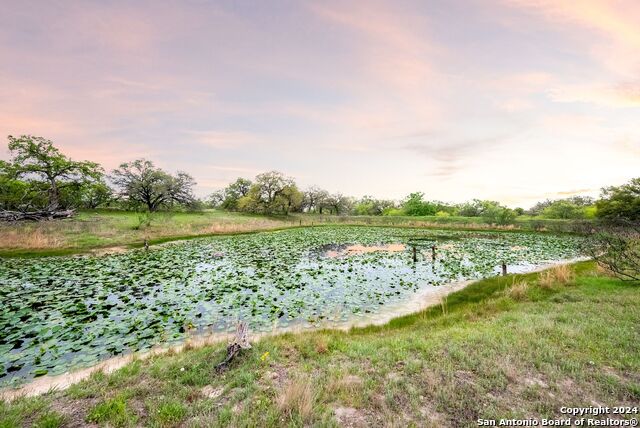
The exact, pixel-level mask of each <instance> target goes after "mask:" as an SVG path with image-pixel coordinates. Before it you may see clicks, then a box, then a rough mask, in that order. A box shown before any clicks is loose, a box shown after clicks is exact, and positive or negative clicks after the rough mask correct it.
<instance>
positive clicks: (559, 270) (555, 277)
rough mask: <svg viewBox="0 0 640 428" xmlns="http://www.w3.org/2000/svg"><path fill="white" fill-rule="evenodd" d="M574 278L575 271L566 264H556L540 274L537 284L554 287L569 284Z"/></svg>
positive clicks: (543, 286)
mask: <svg viewBox="0 0 640 428" xmlns="http://www.w3.org/2000/svg"><path fill="white" fill-rule="evenodd" d="M574 280H575V273H574V272H573V270H572V269H571V268H570V267H569V266H568V265H558V266H555V267H553V268H551V269H548V270H546V271H544V272H542V273H541V274H540V278H539V279H538V284H539V285H540V287H542V288H547V289H550V288H554V286H557V285H569V284H572V283H573V282H574Z"/></svg>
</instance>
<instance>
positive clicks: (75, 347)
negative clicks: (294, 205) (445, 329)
mask: <svg viewBox="0 0 640 428" xmlns="http://www.w3.org/2000/svg"><path fill="white" fill-rule="evenodd" d="M578 239H579V238H577V237H573V236H554V235H546V234H524V233H500V232H454V231H446V232H445V231H434V230H419V229H400V228H380V227H378V228H376V227H346V226H345V227H316V228H302V229H292V230H286V231H278V232H264V233H256V234H251V235H239V236H229V237H217V238H201V239H196V240H191V241H183V242H180V243H173V244H168V245H163V246H160V247H157V248H153V249H152V250H150V251H144V250H133V251H129V252H126V253H117V254H107V255H101V256H95V255H94V256H75V257H47V258H39V259H1V260H0V302H2V304H1V307H0V385H10V384H18V383H21V382H24V381H25V380H28V379H30V378H33V377H37V376H42V375H44V374H50V375H52V374H60V373H63V372H65V371H68V370H70V369H73V368H78V367H87V366H90V365H93V364H95V363H97V362H98V361H100V360H102V359H106V358H109V357H111V356H114V355H118V354H122V353H128V352H132V351H138V350H145V349H148V348H150V347H152V346H154V345H157V344H165V343H166V344H171V343H176V342H180V341H182V340H184V339H185V338H186V337H187V336H188V335H193V334H205V333H210V332H221V331H230V330H232V329H233V328H234V325H235V323H236V321H237V320H238V319H243V320H246V321H247V322H248V323H249V325H250V327H251V329H253V330H254V331H268V330H272V329H274V327H290V326H292V325H296V326H301V327H302V328H305V327H312V326H315V325H318V324H323V323H330V325H336V326H337V325H340V324H341V323H348V322H350V321H352V320H353V319H354V318H358V317H374V318H375V316H376V314H378V313H379V312H380V311H381V310H383V307H385V306H386V305H393V304H398V303H401V302H406V301H408V300H411V299H412V298H414V299H415V298H417V297H416V296H419V295H424V293H425V291H426V292H429V290H430V289H433V290H437V287H438V286H439V285H442V284H445V283H451V282H455V281H462V280H468V279H474V278H483V277H487V276H491V275H496V274H498V273H499V272H500V265H501V263H502V262H503V261H504V262H506V263H507V264H508V266H509V272H519V271H527V270H532V269H533V268H535V267H537V266H540V265H544V264H547V263H549V262H553V261H558V260H566V259H571V258H575V257H576V256H577V255H578V251H577V246H578V245H577V244H578ZM432 246H435V247H436V260H435V261H433V260H432ZM413 247H416V249H417V251H416V256H417V261H416V262H414V261H413ZM419 293H421V294H419ZM323 325H326V324H323Z"/></svg>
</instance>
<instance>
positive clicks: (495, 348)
mask: <svg viewBox="0 0 640 428" xmlns="http://www.w3.org/2000/svg"><path fill="white" fill-rule="evenodd" d="M639 326H640V288H639V287H638V285H637V284H633V283H626V282H622V281H619V280H617V279H613V278H610V277H608V276H605V274H604V273H602V272H599V271H598V270H597V269H596V267H595V265H594V264H593V263H591V262H583V263H578V264H576V265H573V266H572V267H571V268H570V269H560V268H558V269H554V270H551V271H546V272H542V273H532V274H526V275H513V276H506V277H495V278H490V279H486V280H483V281H479V282H476V283H474V284H472V285H470V286H468V287H467V288H465V289H463V290H461V291H459V292H457V293H454V294H451V295H449V296H448V298H446V300H443V301H442V304H441V305H440V306H437V307H432V308H430V309H427V310H425V311H423V312H421V313H417V314H413V315H409V316H405V317H402V318H398V319H395V320H393V321H392V322H390V323H389V324H387V325H384V326H381V327H369V328H364V329H357V330H353V331H350V332H342V331H318V332H308V333H303V334H285V335H281V336H275V337H269V338H263V339H262V340H260V341H258V342H257V343H254V344H253V348H252V349H251V350H248V351H245V352H244V353H243V354H241V356H240V358H239V359H237V360H235V361H234V362H233V363H232V366H231V368H230V369H229V370H228V371H226V372H224V373H222V374H219V373H217V372H216V371H215V369H214V366H215V365H216V364H217V363H218V362H220V361H221V360H222V359H223V357H224V354H225V350H224V345H222V344H221V345H215V346H208V347H203V348H199V349H189V350H186V351H183V352H180V353H173V354H165V355H161V356H155V357H151V358H149V359H145V360H139V361H136V362H134V363H132V364H130V365H128V366H126V367H124V368H122V369H120V370H118V371H116V372H114V373H113V374H111V375H104V374H101V373H98V374H94V375H93V376H92V377H91V378H90V379H89V380H86V381H83V382H81V383H79V384H76V385H74V386H72V387H71V388H70V389H68V390H66V391H63V392H53V393H50V394H48V395H45V396H41V397H37V398H23V399H19V400H17V401H14V402H12V403H2V404H0V421H1V422H0V427H19V426H31V425H33V426H47V427H57V426H64V425H65V424H67V425H69V426H78V425H82V424H85V423H92V424H98V425H100V426H137V425H140V426H154V427H172V426H189V427H190V426H201V427H210V426H234V427H255V426H273V427H279V426H363V427H364V426H367V427H368V426H433V427H467V426H477V425H476V420H477V419H479V418H484V419H493V418H527V417H540V418H542V417H552V416H561V415H560V407H561V406H578V407H583V406H595V405H605V406H619V405H636V406H637V405H638V403H639V402H640V329H639Z"/></svg>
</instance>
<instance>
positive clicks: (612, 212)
mask: <svg viewBox="0 0 640 428" xmlns="http://www.w3.org/2000/svg"><path fill="white" fill-rule="evenodd" d="M596 206H597V208H598V211H597V213H596V215H597V216H598V217H601V218H603V219H608V220H613V219H625V220H630V221H636V222H637V221H640V177H638V178H634V179H632V180H631V181H629V182H628V183H626V184H623V185H622V186H611V187H605V188H604V189H602V194H601V198H600V200H598V201H597V202H596Z"/></svg>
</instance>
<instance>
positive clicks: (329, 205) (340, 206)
mask: <svg viewBox="0 0 640 428" xmlns="http://www.w3.org/2000/svg"><path fill="white" fill-rule="evenodd" d="M323 206H324V208H325V209H327V210H329V212H330V213H333V214H335V215H341V214H345V213H348V212H349V211H351V209H352V207H353V200H352V199H351V198H349V197H348V196H344V195H343V194H342V193H333V194H331V195H329V196H328V197H327V198H326V199H325V200H324V203H323Z"/></svg>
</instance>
